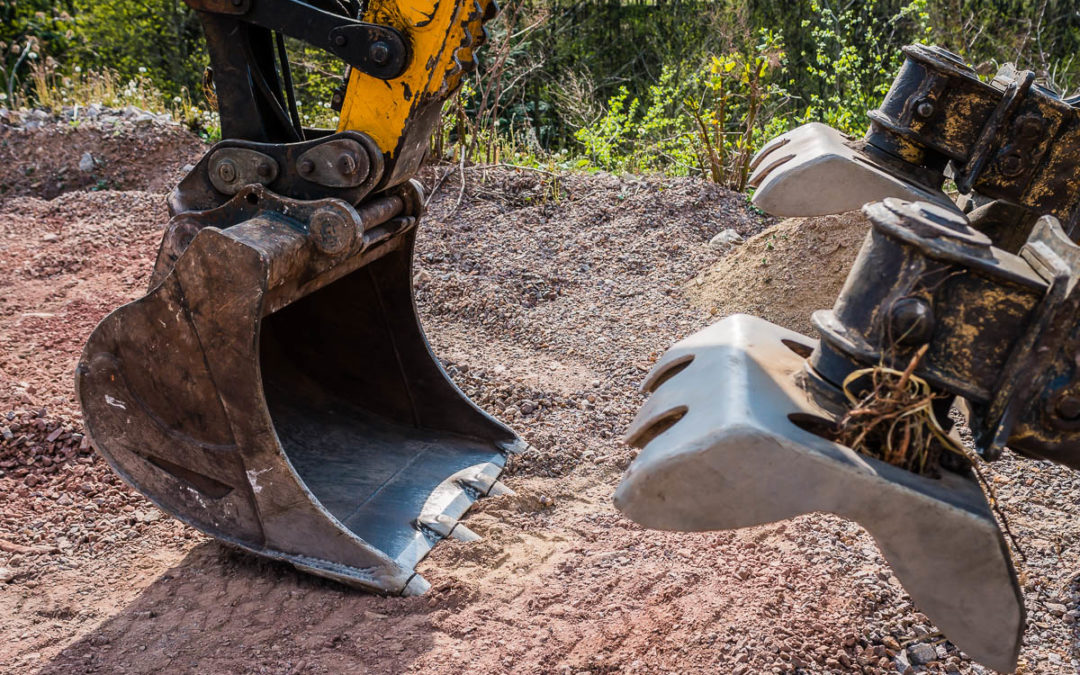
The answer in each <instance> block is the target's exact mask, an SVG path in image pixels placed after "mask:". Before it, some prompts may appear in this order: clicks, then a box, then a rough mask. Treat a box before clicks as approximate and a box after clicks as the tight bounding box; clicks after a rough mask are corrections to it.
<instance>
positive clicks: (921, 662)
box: [907, 642, 938, 666]
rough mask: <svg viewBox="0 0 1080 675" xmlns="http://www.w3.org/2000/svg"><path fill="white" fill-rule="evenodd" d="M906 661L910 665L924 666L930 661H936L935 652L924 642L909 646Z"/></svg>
mask: <svg viewBox="0 0 1080 675" xmlns="http://www.w3.org/2000/svg"><path fill="white" fill-rule="evenodd" d="M907 655H908V659H909V660H910V661H911V663H912V665H916V666H925V665H926V664H928V663H930V662H931V661H936V660H937V657H938V655H937V650H936V649H934V648H933V647H932V646H931V645H928V644H926V643H925V642H920V643H918V644H914V645H911V646H910V647H908V648H907Z"/></svg>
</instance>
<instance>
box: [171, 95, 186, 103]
mask: <svg viewBox="0 0 1080 675" xmlns="http://www.w3.org/2000/svg"><path fill="white" fill-rule="evenodd" d="M183 100H184V99H182V98H180V97H179V96H173V99H172V102H173V103H180V102H181V101H183Z"/></svg>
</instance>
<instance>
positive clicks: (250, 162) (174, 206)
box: [169, 131, 390, 215]
mask: <svg viewBox="0 0 1080 675" xmlns="http://www.w3.org/2000/svg"><path fill="white" fill-rule="evenodd" d="M343 155H348V162H349V164H346V163H345V162H344V161H343V160H342V156H343ZM224 160H229V161H231V162H232V163H233V165H234V166H235V167H236V168H235V171H236V172H237V179H236V180H234V181H233V182H231V183H229V182H226V181H224V180H223V178H222V176H221V174H220V164H221V163H222V162H223V161H224ZM305 162H310V163H311V171H310V172H307V173H305V172H304V171H303V170H302V169H303V165H304V163H305ZM263 164H271V165H272V166H273V167H274V168H273V170H272V171H271V172H270V176H269V177H264V176H263V175H262V174H261V173H260V172H259V168H260V166H261V165H263ZM383 167H384V160H383V153H382V152H381V151H380V150H379V149H378V148H377V147H376V146H375V144H374V143H373V142H372V140H371V139H370V138H369V137H368V136H367V135H366V134H363V133H361V132H358V131H344V132H341V133H338V134H332V135H329V136H324V137H322V138H316V139H314V140H309V141H302V142H299V143H255V142H252V141H242V140H235V139H227V140H223V141H220V142H218V143H217V144H216V145H214V147H213V148H211V150H210V152H208V153H207V154H206V155H205V156H204V157H203V158H202V159H201V160H200V161H199V163H198V164H196V165H195V168H194V169H192V170H191V171H190V172H189V173H188V175H187V176H185V177H184V179H183V180H182V181H180V185H178V186H177V187H176V189H175V190H173V192H172V194H170V195H169V212H170V213H171V214H172V215H178V214H180V213H186V212H190V211H208V210H210V209H214V208H216V207H218V206H221V205H222V204H224V203H225V202H227V201H229V199H230V198H231V197H232V195H234V194H236V192H237V191H238V190H239V189H240V188H242V187H244V186H246V185H249V184H250V183H259V184H262V185H265V186H266V187H267V188H269V189H270V190H271V191H273V192H275V193H277V194H282V195H289V196H291V197H293V198H294V199H324V198H327V197H334V198H337V199H343V200H345V201H347V202H349V203H351V204H356V203H359V202H361V201H362V200H363V199H364V198H365V197H367V196H368V195H369V194H371V193H373V192H375V191H376V190H379V189H384V188H386V187H390V186H389V185H388V184H387V181H386V180H385V178H386V176H385V172H384V168H383ZM343 168H351V169H352V173H349V174H346V173H344V172H342V171H341V170H342V169H343Z"/></svg>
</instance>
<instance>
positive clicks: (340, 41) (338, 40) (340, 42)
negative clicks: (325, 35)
mask: <svg viewBox="0 0 1080 675" xmlns="http://www.w3.org/2000/svg"><path fill="white" fill-rule="evenodd" d="M334 44H335V45H337V46H338V47H344V46H345V45H347V44H349V38H347V37H345V36H344V35H342V34H340V33H338V34H337V35H335V36H334Z"/></svg>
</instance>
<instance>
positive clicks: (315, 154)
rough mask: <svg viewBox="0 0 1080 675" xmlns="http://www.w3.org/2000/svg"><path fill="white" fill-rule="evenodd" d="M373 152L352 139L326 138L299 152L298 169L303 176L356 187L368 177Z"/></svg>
mask: <svg viewBox="0 0 1080 675" xmlns="http://www.w3.org/2000/svg"><path fill="white" fill-rule="evenodd" d="M373 156H375V153H374V152H372V151H371V150H370V149H369V148H366V147H364V146H362V145H361V144H360V142H359V141H356V140H354V139H351V138H337V139H333V140H327V141H324V142H322V143H319V144H317V145H316V146H315V147H313V148H311V149H310V150H308V151H306V152H304V154H302V155H300V157H299V158H298V159H297V160H296V167H297V173H299V174H300V175H301V176H302V177H303V178H304V180H307V181H310V182H312V183H318V184H319V185H325V186H326V187H334V188H350V187H357V186H360V185H363V184H364V181H366V180H367V179H368V175H369V174H370V172H371V157H373Z"/></svg>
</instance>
